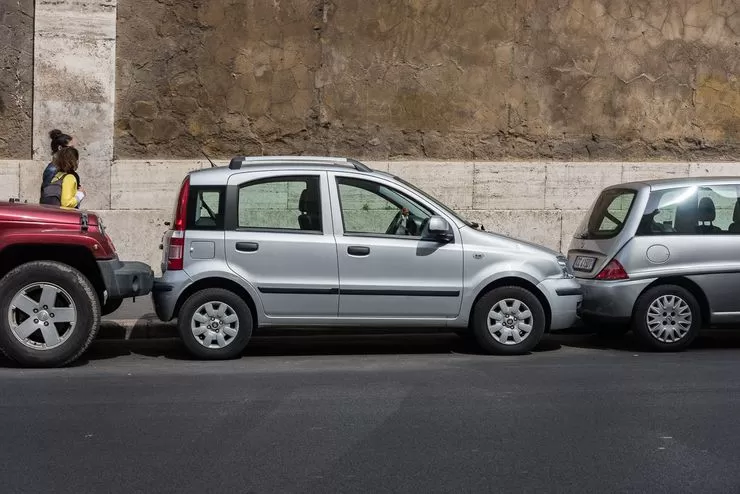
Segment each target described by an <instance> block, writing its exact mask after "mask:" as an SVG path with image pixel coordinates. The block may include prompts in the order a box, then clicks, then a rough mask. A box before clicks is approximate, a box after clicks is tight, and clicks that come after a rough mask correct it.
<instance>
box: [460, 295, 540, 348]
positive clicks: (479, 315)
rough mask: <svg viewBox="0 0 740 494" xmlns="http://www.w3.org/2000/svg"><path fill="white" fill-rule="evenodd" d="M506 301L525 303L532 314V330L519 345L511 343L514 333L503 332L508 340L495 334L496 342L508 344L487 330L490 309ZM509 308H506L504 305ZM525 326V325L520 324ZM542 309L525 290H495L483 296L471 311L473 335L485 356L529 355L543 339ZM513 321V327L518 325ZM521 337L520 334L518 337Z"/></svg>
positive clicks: (537, 301) (512, 330) (501, 334)
mask: <svg viewBox="0 0 740 494" xmlns="http://www.w3.org/2000/svg"><path fill="white" fill-rule="evenodd" d="M507 299H512V300H518V301H520V302H522V303H524V304H525V305H526V306H527V307H528V308H529V312H530V313H531V319H529V321H530V323H529V324H528V326H531V330H530V331H529V333H528V334H527V336H526V337H525V338H524V339H523V340H522V341H521V342H519V343H514V332H515V331H517V330H516V329H511V330H510V331H509V329H508V328H502V330H506V331H507V332H509V334H510V335H509V336H506V337H505V336H504V334H503V333H501V332H498V338H499V340H501V339H503V340H505V341H507V342H509V344H506V343H504V342H501V341H498V340H497V339H496V337H494V335H493V334H492V332H491V331H489V329H488V315H489V312H490V311H491V309H493V308H494V306H496V305H497V304H499V303H500V302H502V301H506V300H507ZM507 306H508V304H507ZM519 322H521V323H526V322H527V321H526V320H525V321H519ZM545 322H546V321H545V309H544V308H543V307H542V304H541V303H540V301H539V299H538V298H537V297H536V296H535V295H534V294H533V293H532V292H530V291H529V290H527V289H526V288H521V287H518V286H503V287H500V288H495V289H493V290H491V291H490V292H488V293H487V294H485V295H483V296H482V297H481V298H480V299H479V300H478V302H477V303H476V304H475V308H474V310H473V328H472V329H473V333H474V334H475V338H476V340H477V341H478V344H479V345H480V347H481V348H482V349H483V350H484V351H486V352H487V353H492V354H501V355H519V354H523V353H527V352H530V351H531V350H532V349H533V348H534V347H535V346H537V344H538V343H539V342H540V340H541V339H542V335H543V334H544V333H545ZM517 323H518V322H517V321H514V324H517ZM517 334H520V335H521V331H519V333H517Z"/></svg>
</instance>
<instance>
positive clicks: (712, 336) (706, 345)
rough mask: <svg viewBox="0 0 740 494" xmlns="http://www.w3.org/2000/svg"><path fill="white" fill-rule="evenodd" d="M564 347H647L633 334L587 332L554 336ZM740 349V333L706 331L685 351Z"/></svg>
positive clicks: (639, 349)
mask: <svg viewBox="0 0 740 494" xmlns="http://www.w3.org/2000/svg"><path fill="white" fill-rule="evenodd" d="M553 338H554V339H555V340H556V341H557V342H558V343H560V345H561V346H563V347H573V348H584V349H593V350H618V351H624V352H633V353H634V352H645V350H646V349H645V347H644V346H643V345H642V344H641V343H640V341H639V340H638V339H637V337H636V336H635V335H634V334H632V332H629V333H627V334H626V335H624V336H618V337H603V336H599V335H597V334H595V333H590V332H588V331H586V330H584V331H582V332H581V333H580V334H564V335H557V336H553ZM738 348H740V331H732V330H705V331H703V332H702V333H701V334H699V336H698V337H697V338H696V340H694V342H693V343H692V344H691V346H690V347H689V348H688V349H687V350H685V351H686V352H692V351H697V350H710V349H738Z"/></svg>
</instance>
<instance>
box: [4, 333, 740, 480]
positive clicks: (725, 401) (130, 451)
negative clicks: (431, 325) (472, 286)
mask: <svg viewBox="0 0 740 494" xmlns="http://www.w3.org/2000/svg"><path fill="white" fill-rule="evenodd" d="M739 376H740V336H738V335H728V334H722V333H718V334H710V335H709V336H706V337H702V338H701V339H700V340H699V341H698V342H697V345H696V346H695V348H693V349H692V350H691V351H688V352H685V353H680V354H650V353H642V352H640V351H638V350H637V349H636V347H635V344H634V341H633V340H632V339H631V338H629V337H628V338H627V339H626V340H623V341H621V342H616V343H614V342H611V343H610V342H604V341H603V340H600V339H598V338H597V337H595V336H591V335H566V336H548V337H546V339H545V340H544V341H543V342H542V344H541V345H540V346H539V347H538V348H537V351H535V352H534V353H532V354H531V355H526V356H518V357H491V356H485V355H480V354H478V353H476V351H475V348H473V347H469V346H467V344H466V343H464V342H463V341H462V340H461V339H459V338H458V337H456V336H454V335H391V336H382V335H370V336H310V337H306V336H282V337H261V338H258V339H255V340H254V341H253V344H252V345H251V346H250V348H249V350H248V351H247V352H246V354H245V356H243V357H242V358H240V359H238V360H234V361H229V362H194V361H190V360H188V359H187V355H186V354H185V352H184V350H183V348H182V347H181V345H180V344H179V342H178V341H177V340H139V341H128V342H123V341H98V342H96V343H95V344H94V345H93V347H92V349H91V351H90V352H89V353H88V354H87V355H86V357H85V358H84V359H83V360H81V361H80V362H79V364H78V365H76V366H75V367H72V368H68V369H57V370H20V369H15V368H11V367H9V366H8V365H7V363H6V364H4V366H3V367H0V395H1V396H2V406H1V407H0V415H1V416H0V423H2V425H3V426H2V433H0V438H1V439H0V460H1V461H0V468H1V469H2V475H1V476H0V478H2V483H3V485H2V492H4V493H15V492H28V493H38V492H55V493H84V492H90V493H101V492H106V493H118V492H120V493H134V492H158V493H159V492H162V493H190V492H192V493H204V492H213V493H217V492H227V493H237V492H238V493H247V492H255V493H273V492H280V493H287V492H317V493H318V492H321V493H325V492H343V493H345V492H368V493H371V492H372V493H377V492H419V493H428V492H568V493H572V492H651V493H659V492H666V493H668V492H670V493H678V492H738V491H739V490H740V469H738V465H740V448H739V447H738V444H740V420H738V413H739V412H740V379H739V378H738V377H739Z"/></svg>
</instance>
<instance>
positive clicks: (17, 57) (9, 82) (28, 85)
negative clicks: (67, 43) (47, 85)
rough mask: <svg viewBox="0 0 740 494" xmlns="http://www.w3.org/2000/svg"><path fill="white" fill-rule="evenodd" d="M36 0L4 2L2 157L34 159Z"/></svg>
mask: <svg viewBox="0 0 740 494" xmlns="http://www.w3.org/2000/svg"><path fill="white" fill-rule="evenodd" d="M33 5H34V2H33V0H13V1H10V0H3V1H0V158H30V157H31V135H32V132H33V129H32V124H31V114H32V112H33V103H32V101H33V100H32V95H33Z"/></svg>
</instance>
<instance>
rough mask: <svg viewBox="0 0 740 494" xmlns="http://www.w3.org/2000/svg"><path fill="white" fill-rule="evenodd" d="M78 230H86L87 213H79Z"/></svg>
mask: <svg viewBox="0 0 740 494" xmlns="http://www.w3.org/2000/svg"><path fill="white" fill-rule="evenodd" d="M80 230H81V231H83V232H86V231H87V230H88V218H87V213H84V212H83V213H80Z"/></svg>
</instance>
